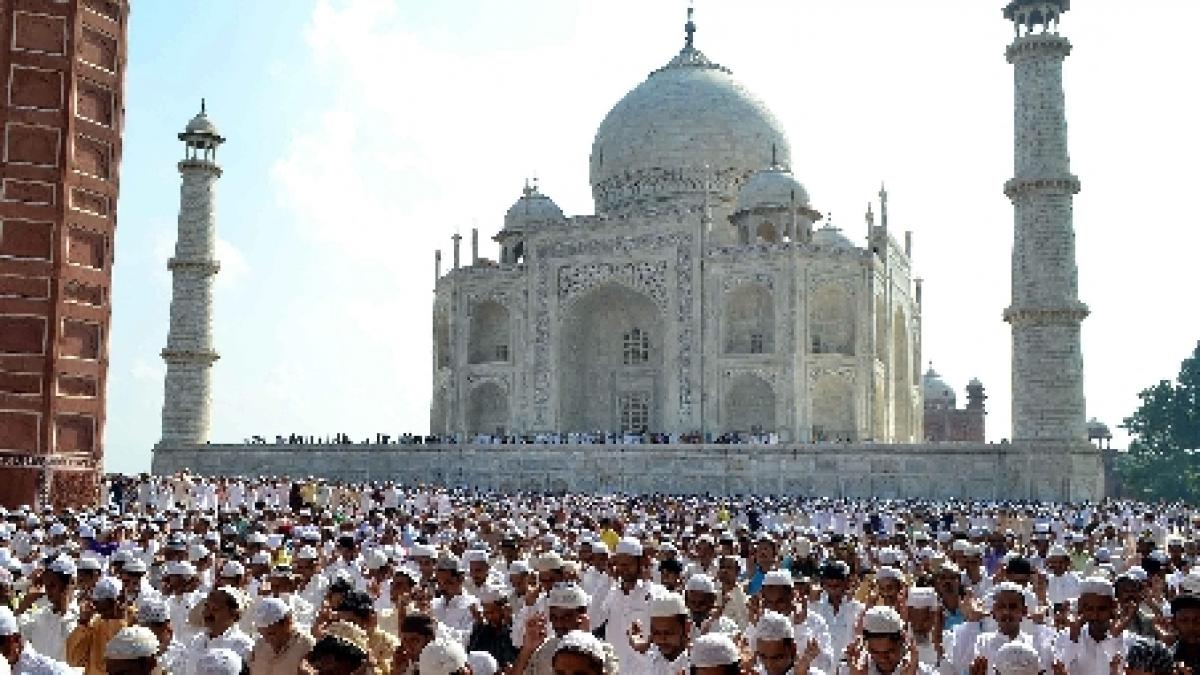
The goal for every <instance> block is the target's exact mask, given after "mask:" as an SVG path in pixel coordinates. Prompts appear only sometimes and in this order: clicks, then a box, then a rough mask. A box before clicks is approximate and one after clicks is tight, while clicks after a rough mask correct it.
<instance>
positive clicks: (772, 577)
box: [762, 570, 792, 588]
mask: <svg viewBox="0 0 1200 675" xmlns="http://www.w3.org/2000/svg"><path fill="white" fill-rule="evenodd" d="M762 585H763V586H786V587H787V588H791V587H792V573H791V572H789V571H787V570H771V571H770V572H767V573H766V574H765V575H763V581H762Z"/></svg>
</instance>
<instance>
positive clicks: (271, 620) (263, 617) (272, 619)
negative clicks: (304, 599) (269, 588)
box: [254, 598, 292, 628]
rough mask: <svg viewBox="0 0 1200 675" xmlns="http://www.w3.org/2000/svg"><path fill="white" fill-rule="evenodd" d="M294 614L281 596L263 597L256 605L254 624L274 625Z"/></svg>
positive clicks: (261, 625) (260, 625) (259, 625)
mask: <svg viewBox="0 0 1200 675" xmlns="http://www.w3.org/2000/svg"><path fill="white" fill-rule="evenodd" d="M291 615H292V608H291V606H289V605H288V604H287V603H286V602H284V601H283V600H280V599H279V598H263V599H262V600H259V601H258V604H257V605H256V606H255V607H254V624H255V625H256V626H258V627H259V628H262V627H263V626H274V625H275V624H277V623H279V622H280V621H283V620H284V619H286V618H288V617H289V616H291Z"/></svg>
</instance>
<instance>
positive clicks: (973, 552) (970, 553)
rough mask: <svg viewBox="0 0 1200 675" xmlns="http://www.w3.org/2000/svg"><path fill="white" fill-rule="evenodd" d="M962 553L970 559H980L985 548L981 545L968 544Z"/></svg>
mask: <svg viewBox="0 0 1200 675" xmlns="http://www.w3.org/2000/svg"><path fill="white" fill-rule="evenodd" d="M962 553H963V555H964V556H966V557H968V558H978V557H979V556H981V555H983V547H982V546H980V545H979V544H967V545H966V546H964V547H963V552H962Z"/></svg>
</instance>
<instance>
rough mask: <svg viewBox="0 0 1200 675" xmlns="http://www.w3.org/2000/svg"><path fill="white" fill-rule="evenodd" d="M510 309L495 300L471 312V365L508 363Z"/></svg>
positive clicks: (478, 306)
mask: <svg viewBox="0 0 1200 675" xmlns="http://www.w3.org/2000/svg"><path fill="white" fill-rule="evenodd" d="M508 324H509V321H508V309H507V308H505V307H504V305H501V304H500V303H498V302H496V301H494V300H488V301H485V302H481V303H479V304H477V305H475V307H474V309H473V311H472V312H471V344H470V350H469V352H470V362H471V363H497V362H504V361H508V332H509V331H508Z"/></svg>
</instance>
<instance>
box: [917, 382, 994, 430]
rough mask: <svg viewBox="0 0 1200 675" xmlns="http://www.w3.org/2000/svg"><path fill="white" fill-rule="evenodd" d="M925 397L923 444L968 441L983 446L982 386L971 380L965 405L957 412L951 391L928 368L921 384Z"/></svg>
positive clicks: (955, 400) (984, 397)
mask: <svg viewBox="0 0 1200 675" xmlns="http://www.w3.org/2000/svg"><path fill="white" fill-rule="evenodd" d="M922 387H923V388H924V394H925V440H927V441H933V442H938V441H971V442H974V443H982V442H983V441H984V437H985V433H984V432H985V430H984V417H985V416H986V415H987V410H986V409H985V408H984V404H983V402H984V401H985V400H986V399H987V396H985V395H984V394H983V384H982V383H980V382H979V380H971V382H970V383H969V384H968V385H967V405H966V407H963V408H959V407H958V401H957V397H956V396H955V395H954V389H953V388H952V387H951V386H950V385H948V384H946V382H945V380H943V379H942V376H941V375H938V374H937V373H936V372H934V370H933V366H932V365H930V366H929V370H928V371H927V372H926V373H925V378H924V381H923V382H922Z"/></svg>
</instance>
